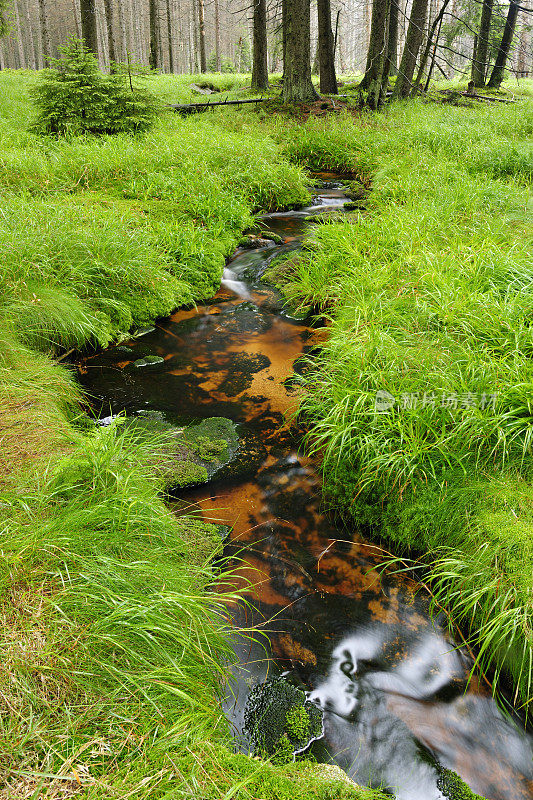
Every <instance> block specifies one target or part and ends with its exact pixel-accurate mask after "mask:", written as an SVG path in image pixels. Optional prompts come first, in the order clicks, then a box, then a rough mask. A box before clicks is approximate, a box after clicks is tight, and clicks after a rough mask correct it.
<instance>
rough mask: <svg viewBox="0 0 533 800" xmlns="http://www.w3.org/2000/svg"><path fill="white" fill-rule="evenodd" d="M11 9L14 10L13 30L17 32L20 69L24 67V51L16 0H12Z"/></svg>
mask: <svg viewBox="0 0 533 800" xmlns="http://www.w3.org/2000/svg"><path fill="white" fill-rule="evenodd" d="M13 11H14V12H15V30H16V34H17V50H18V55H19V63H20V67H21V69H25V68H26V53H25V52H24V39H23V38H22V27H21V24H20V13H19V4H18V0H14V2H13Z"/></svg>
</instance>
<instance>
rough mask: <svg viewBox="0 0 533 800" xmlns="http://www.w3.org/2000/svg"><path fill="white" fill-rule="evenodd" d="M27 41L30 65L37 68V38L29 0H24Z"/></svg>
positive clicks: (31, 67)
mask: <svg viewBox="0 0 533 800" xmlns="http://www.w3.org/2000/svg"><path fill="white" fill-rule="evenodd" d="M22 9H23V13H24V20H25V27H26V34H27V41H28V58H27V61H28V66H29V67H30V69H37V54H36V52H35V39H34V38H33V26H32V19H31V14H30V6H29V3H28V0H22Z"/></svg>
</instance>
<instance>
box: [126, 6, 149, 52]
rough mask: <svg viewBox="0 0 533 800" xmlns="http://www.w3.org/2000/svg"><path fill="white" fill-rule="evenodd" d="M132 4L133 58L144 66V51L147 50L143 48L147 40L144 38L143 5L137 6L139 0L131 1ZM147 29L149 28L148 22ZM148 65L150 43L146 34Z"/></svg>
mask: <svg viewBox="0 0 533 800" xmlns="http://www.w3.org/2000/svg"><path fill="white" fill-rule="evenodd" d="M131 4H132V13H133V15H134V16H133V32H134V33H133V36H134V38H133V41H134V43H135V44H134V50H135V57H136V59H137V61H139V62H140V63H141V64H146V54H147V53H146V51H147V48H146V47H145V42H146V40H147V37H146V35H145V34H146V24H145V18H144V14H143V10H144V3H143V5H139V0H131ZM148 28H150V21H148ZM148 63H150V43H149V33H148Z"/></svg>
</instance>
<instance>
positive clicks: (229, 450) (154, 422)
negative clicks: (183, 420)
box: [125, 412, 266, 492]
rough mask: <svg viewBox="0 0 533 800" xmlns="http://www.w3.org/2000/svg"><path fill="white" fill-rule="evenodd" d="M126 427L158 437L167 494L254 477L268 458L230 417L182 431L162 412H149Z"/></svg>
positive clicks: (156, 445) (257, 442) (212, 419)
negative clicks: (212, 483)
mask: <svg viewBox="0 0 533 800" xmlns="http://www.w3.org/2000/svg"><path fill="white" fill-rule="evenodd" d="M125 424H126V425H128V426H129V427H132V428H134V429H135V431H136V432H138V433H140V435H142V436H152V437H154V469H155V470H156V472H157V473H158V474H159V475H160V476H161V480H162V483H163V488H164V489H165V491H167V492H174V491H176V490H178V489H182V488H184V487H189V488H191V487H194V486H199V485H201V484H204V483H208V482H209V481H211V480H214V479H216V480H225V479H232V478H235V477H239V478H240V477H243V476H246V475H251V474H254V473H255V472H256V471H257V469H258V467H259V466H260V465H261V464H262V463H263V461H264V459H265V457H266V449H265V447H264V445H263V444H262V442H261V441H260V440H259V439H258V437H256V436H254V435H253V434H251V433H250V432H249V431H248V430H247V429H246V428H244V426H237V425H236V424H235V423H234V422H232V421H231V420H230V419H227V418H226V417H208V418H207V419H203V420H200V421H199V422H194V423H193V424H191V425H189V426H188V427H180V426H178V425H173V424H172V423H170V422H168V421H167V420H166V419H165V417H164V415H163V414H161V413H160V412H145V413H144V414H142V415H139V416H136V417H130V418H128V419H127V420H126V423H125Z"/></svg>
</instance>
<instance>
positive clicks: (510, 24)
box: [487, 0, 519, 89]
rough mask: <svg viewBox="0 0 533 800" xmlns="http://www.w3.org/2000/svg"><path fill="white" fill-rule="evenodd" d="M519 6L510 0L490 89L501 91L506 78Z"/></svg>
mask: <svg viewBox="0 0 533 800" xmlns="http://www.w3.org/2000/svg"><path fill="white" fill-rule="evenodd" d="M518 10H519V9H518V4H517V2H516V0H510V5H509V11H508V12H507V18H506V20H505V27H504V29H503V36H502V41H501V44H500V48H499V50H498V55H497V56H496V62H495V64H494V69H493V70H492V74H491V76H490V80H489V82H488V84H487V86H488V88H489V89H499V88H500V85H501V83H502V81H503V79H504V76H505V65H506V64H507V59H508V58H509V51H510V50H511V42H512V41H513V36H514V30H515V27H516V18H517V16H518Z"/></svg>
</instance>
